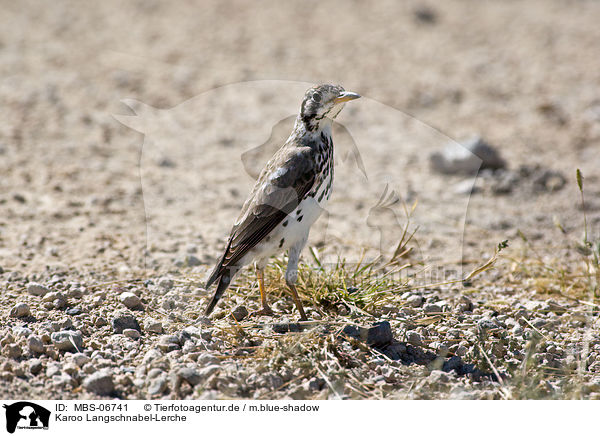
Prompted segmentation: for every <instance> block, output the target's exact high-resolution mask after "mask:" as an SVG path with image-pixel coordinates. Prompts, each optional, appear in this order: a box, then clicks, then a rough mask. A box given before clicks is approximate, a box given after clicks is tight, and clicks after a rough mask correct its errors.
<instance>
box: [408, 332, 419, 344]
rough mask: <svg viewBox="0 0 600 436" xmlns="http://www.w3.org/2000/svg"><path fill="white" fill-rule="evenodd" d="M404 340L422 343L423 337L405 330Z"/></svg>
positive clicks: (411, 342)
mask: <svg viewBox="0 0 600 436" xmlns="http://www.w3.org/2000/svg"><path fill="white" fill-rule="evenodd" d="M406 341H407V342H408V343H410V344H412V345H419V346H421V345H423V339H422V338H421V335H420V334H419V333H417V332H415V331H408V332H406Z"/></svg>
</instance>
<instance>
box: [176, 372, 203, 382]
mask: <svg viewBox="0 0 600 436" xmlns="http://www.w3.org/2000/svg"><path fill="white" fill-rule="evenodd" d="M177 377H178V378H180V379H182V380H185V381H186V382H188V383H189V384H190V385H192V386H196V385H197V384H198V383H200V382H201V381H202V376H201V375H200V373H199V372H198V370H196V369H195V368H181V369H179V370H178V371H177Z"/></svg>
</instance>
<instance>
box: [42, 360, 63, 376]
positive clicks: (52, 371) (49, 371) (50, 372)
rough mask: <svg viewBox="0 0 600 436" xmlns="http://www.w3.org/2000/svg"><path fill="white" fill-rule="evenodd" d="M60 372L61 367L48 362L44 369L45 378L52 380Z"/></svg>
mask: <svg viewBox="0 0 600 436" xmlns="http://www.w3.org/2000/svg"><path fill="white" fill-rule="evenodd" d="M61 371H62V366H61V365H60V363H57V362H50V363H48V366H47V367H46V377H48V378H52V377H54V376H55V375H58V374H60V373H61Z"/></svg>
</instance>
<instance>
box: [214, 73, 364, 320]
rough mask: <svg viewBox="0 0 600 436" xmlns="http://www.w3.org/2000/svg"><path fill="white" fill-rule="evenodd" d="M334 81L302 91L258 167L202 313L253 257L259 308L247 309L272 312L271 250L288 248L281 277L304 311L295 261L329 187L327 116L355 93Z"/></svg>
mask: <svg viewBox="0 0 600 436" xmlns="http://www.w3.org/2000/svg"><path fill="white" fill-rule="evenodd" d="M359 97H360V95H358V94H356V93H354V92H347V91H345V90H344V88H342V87H341V86H337V85H328V84H326V85H318V86H315V87H313V88H310V89H309V90H308V91H306V93H305V95H304V99H303V101H302V106H301V108H300V113H299V114H298V117H297V118H296V122H295V124H294V129H293V130H292V133H291V135H290V136H289V138H288V139H287V141H286V142H285V144H283V146H282V147H281V148H280V149H279V150H278V151H277V152H276V153H275V154H274V155H273V157H272V158H271V160H269V162H268V163H267V164H266V166H265V167H264V168H263V170H262V171H261V173H260V175H259V177H258V180H257V181H256V184H255V185H254V188H253V189H252V191H251V193H250V196H249V197H248V199H247V200H246V202H245V203H244V206H243V207H242V211H241V213H240V215H239V218H238V219H237V221H236V222H235V224H234V225H233V228H232V229H231V234H230V235H229V239H228V242H227V246H226V248H225V251H224V253H223V255H222V256H221V258H220V259H219V261H218V262H217V264H216V266H215V268H214V270H213V271H212V273H211V274H210V277H209V278H208V281H207V283H206V289H209V287H210V286H211V285H212V284H213V283H215V282H216V283H217V286H216V289H215V293H214V295H213V296H212V298H211V300H210V302H209V303H208V307H207V308H206V312H205V314H206V315H207V316H208V315H209V314H210V313H211V312H212V311H213V309H214V308H215V306H216V304H217V303H218V301H219V299H220V298H221V296H222V295H223V293H224V292H225V290H226V289H227V288H228V286H229V285H230V284H231V281H232V279H233V277H234V275H235V274H236V273H237V272H238V271H239V270H240V269H241V268H243V267H244V266H246V265H249V264H251V263H254V265H255V267H256V274H257V278H258V284H259V289H260V298H261V303H262V309H261V310H259V311H257V312H254V314H253V315H273V311H272V310H271V308H270V307H269V304H268V301H267V294H266V290H265V284H264V269H265V267H266V265H267V263H268V262H269V259H270V258H271V256H273V255H275V254H277V253H279V252H283V251H285V250H288V258H289V260H288V265H287V269H286V272H285V281H286V284H287V286H288V288H289V290H290V292H291V295H292V298H293V299H294V303H295V304H296V307H297V309H298V312H299V313H300V319H301V320H306V319H307V317H306V314H305V312H304V308H303V307H302V303H301V302H300V299H299V298H298V293H297V292H296V286H295V284H296V280H297V278H298V261H299V259H300V253H301V252H302V249H303V248H304V246H305V245H306V241H307V240H308V234H309V232H310V228H311V226H312V225H313V224H314V222H315V221H316V220H317V218H319V215H321V212H322V211H323V210H324V208H325V206H326V204H327V202H328V200H329V198H330V196H331V191H332V187H333V141H332V139H331V128H332V124H333V120H334V119H335V117H336V116H337V115H338V114H339V113H340V111H341V110H342V108H343V107H344V104H345V103H346V102H347V101H350V100H354V99H357V98H359Z"/></svg>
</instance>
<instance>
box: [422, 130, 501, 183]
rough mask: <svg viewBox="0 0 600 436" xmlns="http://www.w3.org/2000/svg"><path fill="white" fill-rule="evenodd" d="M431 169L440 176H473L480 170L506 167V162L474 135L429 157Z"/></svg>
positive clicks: (447, 145)
mask: <svg viewBox="0 0 600 436" xmlns="http://www.w3.org/2000/svg"><path fill="white" fill-rule="evenodd" d="M429 163H430V165H431V168H432V169H433V170H435V171H437V172H438V173H441V174H463V175H468V176H475V175H476V174H477V171H478V170H480V169H482V170H483V169H491V170H497V169H500V168H505V167H506V162H505V161H504V159H502V157H500V154H499V153H498V151H496V149H495V148H493V147H492V146H490V145H489V144H487V143H486V142H485V141H484V140H483V139H482V138H481V137H480V136H478V135H475V136H472V137H471V138H468V139H465V140H463V141H460V144H459V143H456V142H454V141H452V142H449V143H448V144H446V146H445V147H444V148H443V150H442V151H441V152H434V153H432V154H431V155H430V156H429Z"/></svg>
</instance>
